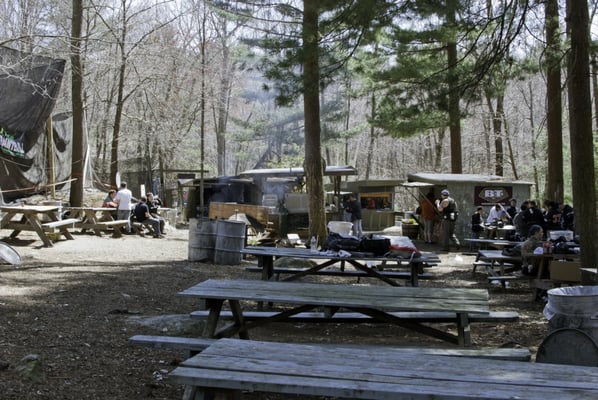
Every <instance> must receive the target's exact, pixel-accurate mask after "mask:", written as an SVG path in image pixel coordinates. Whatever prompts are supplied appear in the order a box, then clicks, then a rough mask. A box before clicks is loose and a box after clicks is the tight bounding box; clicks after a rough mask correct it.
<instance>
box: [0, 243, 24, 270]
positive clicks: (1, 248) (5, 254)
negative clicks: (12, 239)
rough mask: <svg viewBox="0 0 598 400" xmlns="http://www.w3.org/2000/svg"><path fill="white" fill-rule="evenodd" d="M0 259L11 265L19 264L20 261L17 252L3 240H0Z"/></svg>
mask: <svg viewBox="0 0 598 400" xmlns="http://www.w3.org/2000/svg"><path fill="white" fill-rule="evenodd" d="M0 259H2V260H4V261H6V262H7V263H9V264H12V265H19V264H20V263H21V256H20V255H19V253H17V251H16V250H15V249H13V248H12V247H10V246H9V245H7V244H6V243H4V242H0Z"/></svg>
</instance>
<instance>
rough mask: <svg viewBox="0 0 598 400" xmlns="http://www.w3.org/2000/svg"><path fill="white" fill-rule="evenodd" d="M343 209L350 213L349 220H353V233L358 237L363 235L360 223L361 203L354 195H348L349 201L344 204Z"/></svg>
mask: <svg viewBox="0 0 598 400" xmlns="http://www.w3.org/2000/svg"><path fill="white" fill-rule="evenodd" d="M345 211H346V212H348V213H349V214H351V222H353V235H354V236H357V237H358V238H360V237H361V236H362V235H363V229H362V225H361V204H359V201H357V199H356V198H355V196H354V195H350V196H349V201H348V202H347V204H346V205H345Z"/></svg>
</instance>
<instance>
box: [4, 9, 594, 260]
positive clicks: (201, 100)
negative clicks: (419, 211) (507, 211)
mask: <svg viewBox="0 0 598 400" xmlns="http://www.w3.org/2000/svg"><path fill="white" fill-rule="evenodd" d="M565 3H566V2H564V1H558V0H547V1H504V0H503V1H498V0H494V1H488V0H485V1H476V0H462V1H457V0H436V1H434V0H427V1H380V0H370V1H363V0H362V1H359V0H354V1H351V0H339V1H319V2H318V1H314V0H304V1H293V0H289V1H254V2H249V1H200V0H186V1H182V0H180V1H175V0H162V1H160V0H93V1H92V0H72V1H67V0H49V1H41V0H30V1H17V0H14V1H7V2H3V3H2V4H0V21H1V22H2V23H1V24H0V44H2V45H4V46H9V47H12V48H15V49H19V50H21V51H24V52H26V53H35V54H43V55H50V56H52V57H56V58H64V59H68V60H70V63H67V71H66V72H65V79H64V81H63V88H62V90H61V93H60V95H59V98H57V103H56V109H55V111H56V113H59V112H69V113H72V115H73V132H74V133H77V132H81V133H82V132H85V141H87V143H89V151H90V159H91V162H92V165H93V170H94V171H95V172H96V173H97V174H98V176H100V177H105V178H106V180H108V181H109V182H111V183H112V184H113V183H114V182H115V180H116V179H115V177H116V173H117V172H118V171H119V170H122V169H123V168H124V166H125V165H126V164H131V163H135V164H139V165H142V166H143V168H144V170H146V171H148V174H150V175H151V173H152V171H165V170H198V169H200V170H205V171H208V172H207V173H208V174H209V175H210V176H223V175H236V174H238V173H239V172H241V171H243V170H246V169H252V168H256V167H283V166H284V167H289V166H297V165H305V166H306V167H307V171H309V169H310V168H311V167H312V164H313V163H314V162H315V163H316V164H318V163H319V159H320V156H321V157H322V158H323V160H324V163H326V164H327V165H353V166H355V167H356V168H357V169H358V171H359V176H358V178H359V179H374V178H388V177H391V178H394V179H404V178H406V176H407V174H408V173H410V172H422V171H430V172H455V173H461V172H471V173H489V174H497V175H501V176H505V177H506V178H508V179H520V180H527V181H531V182H533V183H534V193H533V196H534V197H536V198H538V199H543V198H548V199H554V200H557V201H568V202H571V201H572V199H573V197H574V190H573V189H574V188H573V187H572V184H571V183H572V182H573V181H574V179H573V178H572V174H573V171H572V168H571V167H572V165H573V164H572V163H569V162H563V160H570V159H571V156H572V150H574V149H571V147H570V144H571V143H573V144H575V143H577V142H576V140H574V139H572V138H570V137H569V132H570V129H569V128H570V125H571V122H573V123H578V122H579V121H578V119H577V117H576V118H574V119H573V120H572V119H570V117H569V114H568V113H567V112H563V111H564V110H567V109H572V108H576V107H577V109H578V106H577V105H575V104H571V103H570V99H571V96H569V97H567V96H565V94H566V93H567V90H572V87H573V86H572V85H568V82H570V81H569V78H570V77H571V69H570V68H571V63H570V62H568V61H569V60H570V58H568V57H570V55H571V53H572V50H571V49H572V46H570V45H569V43H570V41H571V39H572V37H574V32H572V28H571V27H573V28H577V27H579V28H584V29H585V32H586V36H587V37H586V40H587V42H588V43H587V44H591V43H594V40H595V32H596V31H595V30H594V29H592V27H593V26H594V17H595V12H596V1H589V2H586V1H577V2H567V4H565ZM573 3H574V5H572V4H573ZM567 6H569V9H567ZM586 6H587V7H588V8H587V12H586V9H585V7H586ZM580 7H581V9H582V10H583V11H584V15H583V16H582V17H583V18H586V20H585V23H584V24H583V26H578V25H575V24H573V25H571V16H572V14H571V13H572V12H573V11H579V9H580ZM574 9H575V10H574ZM310 16H315V19H313V18H312V20H315V24H314V25H312V26H310V25H309V23H310V21H309V17H310ZM567 22H569V24H568V23H567ZM310 28H311V29H312V33H310V32H309V29H310ZM312 42H313V43H315V45H316V46H317V49H318V50H319V52H318V54H317V57H316V58H313V57H312V58H311V59H309V57H311V54H310V53H309V49H308V47H307V45H309V44H310V43H312ZM587 50H588V51H589V56H588V63H587V67H588V68H590V67H591V68H592V70H591V71H590V70H588V76H589V77H590V78H591V82H592V89H593V91H594V93H595V92H596V88H598V83H597V82H598V81H597V79H596V76H597V75H596V73H595V70H594V68H596V65H597V64H596V63H595V62H591V63H590V62H589V60H595V57H596V54H595V52H593V50H594V48H593V47H592V46H589V47H588V49H587ZM308 61H311V62H312V63H313V62H315V63H316V65H317V66H318V71H317V75H308V73H309V72H310V69H309V63H308ZM10 67H12V66H3V68H6V69H8V68H10ZM590 72H591V75H590V74H589V73H590ZM306 77H307V78H309V79H307V78H306ZM302 79H305V80H302ZM314 82H315V90H316V91H317V93H316V97H314V96H313V93H312V92H313V90H311V89H313V88H310V87H308V86H309V85H312V86H313V84H314ZM264 89H269V90H264ZM314 99H316V100H315V101H314ZM593 104H594V106H593V107H594V108H595V109H598V100H596V96H594V103H593ZM314 107H315V108H318V110H317V111H318V113H319V118H318V120H317V121H314V120H313V118H312V119H310V117H309V115H313V111H314V110H313V109H314ZM585 107H586V109H585V113H586V114H588V113H589V116H590V117H591V115H593V114H595V113H593V112H592V107H591V104H589V103H588V104H587V105H586V106H585ZM308 109H309V112H308ZM579 111H580V110H579V109H578V112H579ZM582 111H584V110H582ZM582 115H583V113H582ZM315 122H317V127H316V128H317V129H316V130H317V133H318V137H317V140H316V143H315V144H314V142H313V140H312V139H313V138H314V136H313V135H310V134H308V133H309V132H311V131H314V129H313V124H314V123H315ZM310 124H311V125H310ZM590 125H591V121H590ZM573 131H574V132H577V131H578V130H573ZM593 132H594V131H591V132H590V134H591V135H592V136H591V144H592V145H591V146H587V142H584V144H583V145H582V148H584V149H585V150H588V151H590V157H589V160H588V157H587V153H585V155H584V157H578V158H579V159H580V160H582V159H583V161H584V162H588V161H589V162H590V164H587V163H586V164H585V165H586V166H588V165H590V169H591V171H592V180H593V181H592V185H591V187H592V190H591V192H594V189H593V188H594V187H595V182H594V181H595V173H594V171H595V164H594V162H593V158H594V157H595V148H596V147H595V146H594V144H595V141H596V137H595V133H593ZM310 140H311V142H310ZM82 142H83V138H82V137H80V136H78V135H74V136H73V171H77V170H80V168H81V164H82V162H83V157H84V155H83V152H84V151H83V145H82ZM578 142H579V143H581V141H578ZM314 146H315V147H314ZM310 149H312V150H313V149H315V150H316V151H315V152H314V151H310ZM573 155H575V154H573ZM310 157H315V159H316V160H315V161H314V162H312V161H313V160H311V159H310ZM574 158H575V157H574ZM574 161H575V160H574ZM316 167H318V165H316ZM316 169H317V168H316ZM581 169H583V168H581ZM586 170H587V168H586ZM160 175H161V174H160ZM75 188H76V184H75ZM588 188H589V187H588V186H585V189H588ZM310 189H312V190H313V189H314V188H308V191H309V190H310ZM78 192H79V191H77V190H75V191H74V193H75V196H76V194H77V193H78ZM71 198H73V193H72V194H71ZM74 200H75V201H74V203H77V202H78V201H77V200H80V199H76V198H75V199H74ZM576 200H579V199H576ZM589 200H590V203H592V207H593V208H594V214H593V218H591V220H592V221H593V220H595V202H596V199H595V193H593V194H592V197H591V198H590V199H589ZM578 205H579V201H574V206H578ZM313 208H314V207H311V205H310V212H311V210H312V209H313ZM582 208H584V207H582ZM310 218H311V216H310ZM594 225H595V224H594ZM594 229H595V228H594ZM586 236H588V237H593V235H586ZM593 253H595V251H593Z"/></svg>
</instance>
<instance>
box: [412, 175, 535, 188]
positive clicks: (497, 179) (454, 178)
mask: <svg viewBox="0 0 598 400" xmlns="http://www.w3.org/2000/svg"><path fill="white" fill-rule="evenodd" d="M407 181H408V182H427V183H432V184H438V185H446V184H447V183H451V182H452V183H455V182H463V183H465V182H472V183H484V184H494V183H496V184H520V185H533V183H532V182H526V181H519V180H510V179H507V178H505V177H503V176H498V175H484V174H448V173H447V174H442V173H441V174H438V173H429V172H418V173H413V174H409V175H407Z"/></svg>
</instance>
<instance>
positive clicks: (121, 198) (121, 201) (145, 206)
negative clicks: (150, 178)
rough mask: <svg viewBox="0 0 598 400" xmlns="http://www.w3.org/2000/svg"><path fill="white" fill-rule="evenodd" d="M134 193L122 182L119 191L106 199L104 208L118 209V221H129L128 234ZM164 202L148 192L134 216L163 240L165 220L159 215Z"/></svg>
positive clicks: (136, 207)
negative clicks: (159, 208) (159, 209)
mask: <svg viewBox="0 0 598 400" xmlns="http://www.w3.org/2000/svg"><path fill="white" fill-rule="evenodd" d="M132 201H133V193H132V192H131V190H129V189H128V188H127V183H126V182H121V184H120V187H119V190H118V191H116V190H114V189H111V190H110V191H109V192H108V195H107V196H106V198H105V199H104V203H103V204H102V206H103V207H112V208H116V219H118V220H127V221H129V224H128V225H127V233H131V204H132ZM161 205H162V202H161V201H160V199H159V198H158V197H157V196H154V194H153V193H151V192H148V193H146V195H145V196H141V197H140V198H139V201H138V202H137V204H135V207H134V208H133V216H134V217H135V220H136V221H137V222H140V223H142V224H144V225H149V226H150V227H151V228H152V232H153V236H154V237H155V238H162V237H163V235H164V234H165V233H166V232H165V229H164V227H165V221H164V218H162V217H160V215H158V207H160V206H161Z"/></svg>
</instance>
